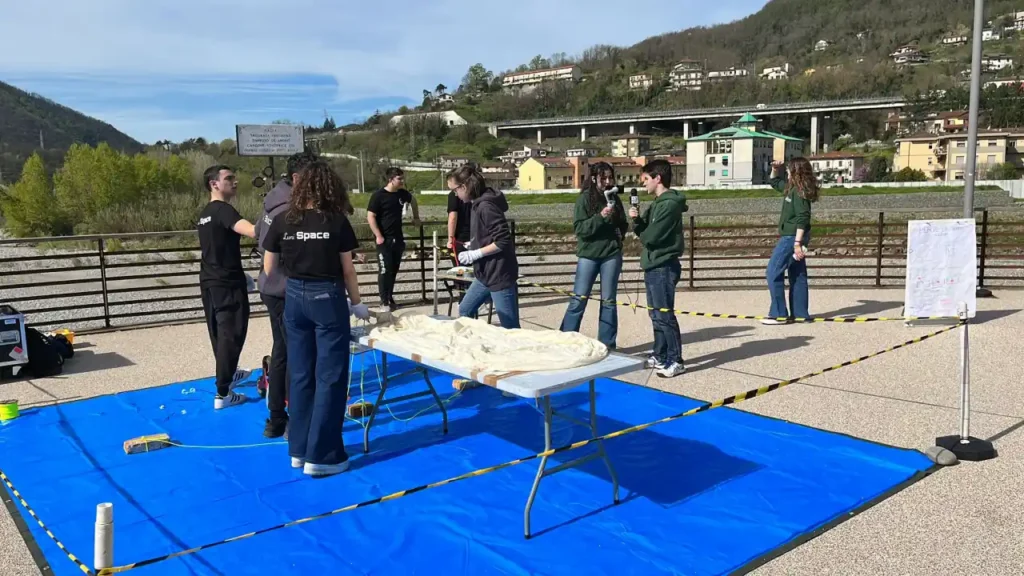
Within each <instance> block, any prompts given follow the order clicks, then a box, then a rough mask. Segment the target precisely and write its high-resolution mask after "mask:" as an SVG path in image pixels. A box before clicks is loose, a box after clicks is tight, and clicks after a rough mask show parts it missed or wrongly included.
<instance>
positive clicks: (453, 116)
mask: <svg viewBox="0 0 1024 576" xmlns="http://www.w3.org/2000/svg"><path fill="white" fill-rule="evenodd" d="M417 118H438V119H440V120H441V121H442V122H444V123H445V124H447V125H448V126H465V125H466V124H469V122H467V121H466V119H465V118H463V117H462V116H459V114H458V113H456V112H455V111H454V110H445V111H443V112H421V113H419V114H396V115H394V116H392V117H391V120H390V121H389V122H390V123H391V124H392V125H395V124H398V123H400V122H402V121H403V120H414V119H417Z"/></svg>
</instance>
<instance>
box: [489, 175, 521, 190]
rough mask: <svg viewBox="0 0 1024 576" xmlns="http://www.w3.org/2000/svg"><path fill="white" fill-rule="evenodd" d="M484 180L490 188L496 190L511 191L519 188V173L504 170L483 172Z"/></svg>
mask: <svg viewBox="0 0 1024 576" xmlns="http://www.w3.org/2000/svg"><path fill="white" fill-rule="evenodd" d="M484 180H486V181H487V185H488V186H490V187H491V188H495V189H498V190H512V189H515V188H516V187H518V186H519V173H518V172H517V171H515V170H504V171H502V172H485V173H484Z"/></svg>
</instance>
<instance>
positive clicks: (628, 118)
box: [488, 96, 907, 154]
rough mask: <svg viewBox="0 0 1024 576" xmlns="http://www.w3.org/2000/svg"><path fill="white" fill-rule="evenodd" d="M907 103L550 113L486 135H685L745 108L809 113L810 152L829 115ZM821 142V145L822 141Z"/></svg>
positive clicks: (826, 140) (885, 100) (825, 131)
mask: <svg viewBox="0 0 1024 576" xmlns="http://www.w3.org/2000/svg"><path fill="white" fill-rule="evenodd" d="M905 106H907V101H906V99H904V98H902V97H897V96H888V97H875V98H856V99H850V100H830V101H822V102H791V103H786V104H758V105H756V106H722V107H719V108H691V109H687V110H651V111H642V112H623V113H619V114H598V115H594V116H562V117H555V118H534V119H530V120H506V121H504V122H495V123H491V124H489V125H488V129H489V130H490V133H491V135H493V136H495V137H497V136H498V135H499V134H501V133H503V132H504V133H505V134H509V135H513V136H516V137H519V138H523V137H528V136H526V135H527V134H530V133H532V132H533V131H536V133H537V143H538V144H539V143H541V142H543V141H544V137H545V135H547V136H548V137H564V136H570V135H571V136H578V137H579V138H580V140H581V141H586V139H587V135H588V132H589V134H590V135H591V136H594V135H597V134H599V133H604V134H624V133H629V134H645V133H649V132H650V131H664V132H675V133H680V132H681V133H682V134H683V137H684V138H689V137H690V134H693V133H694V123H697V133H700V125H701V124H703V121H704V120H715V119H722V118H731V119H738V118H739V117H740V116H742V115H743V114H746V113H747V112H750V113H752V114H754V115H755V116H758V117H765V116H782V115H808V116H810V117H811V142H810V145H811V153H812V154H815V153H817V152H818V149H819V147H823V148H824V149H825V150H827V149H828V147H829V145H830V144H831V142H832V121H831V116H832V114H834V113H837V112H850V111H856V110H896V109H900V108H903V107H905ZM822 145H823V146H822Z"/></svg>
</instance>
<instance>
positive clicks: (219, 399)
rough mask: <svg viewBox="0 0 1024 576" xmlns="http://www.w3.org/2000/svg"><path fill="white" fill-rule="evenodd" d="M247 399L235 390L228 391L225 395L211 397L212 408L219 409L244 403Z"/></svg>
mask: <svg viewBox="0 0 1024 576" xmlns="http://www.w3.org/2000/svg"><path fill="white" fill-rule="evenodd" d="M247 400H248V398H246V397H245V396H242V395H241V394H239V393H237V392H228V395H227V396H214V398H213V409H214V410H221V409H223V408H230V407H232V406H240V405H242V404H245V402H246V401H247Z"/></svg>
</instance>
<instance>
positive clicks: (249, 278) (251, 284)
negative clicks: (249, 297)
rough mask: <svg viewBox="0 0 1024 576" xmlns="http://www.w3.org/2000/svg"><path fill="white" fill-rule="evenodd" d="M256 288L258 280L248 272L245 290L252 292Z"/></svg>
mask: <svg viewBox="0 0 1024 576" xmlns="http://www.w3.org/2000/svg"><path fill="white" fill-rule="evenodd" d="M255 289H256V281H255V280H253V279H252V276H249V275H248V274H246V275H245V290H246V291H247V292H252V291H253V290H255Z"/></svg>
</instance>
